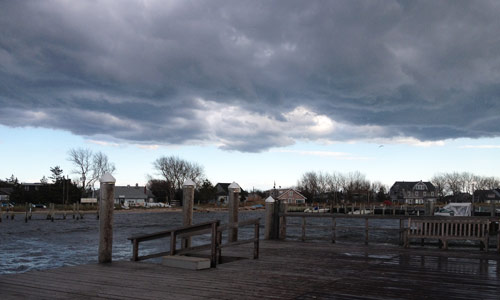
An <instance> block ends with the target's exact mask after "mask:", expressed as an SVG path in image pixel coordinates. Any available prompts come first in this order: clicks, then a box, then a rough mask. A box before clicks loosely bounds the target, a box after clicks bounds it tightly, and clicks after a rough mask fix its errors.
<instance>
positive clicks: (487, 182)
mask: <svg viewBox="0 0 500 300" xmlns="http://www.w3.org/2000/svg"><path fill="white" fill-rule="evenodd" d="M431 182H432V184H434V186H435V187H436V189H437V191H438V194H439V195H440V196H442V197H444V196H450V195H454V196H456V195H459V194H461V193H467V194H472V193H473V192H474V191H476V190H491V189H496V188H499V187H500V179H499V178H497V177H494V176H479V175H475V174H473V173H470V172H461V173H459V172H451V173H438V174H436V175H434V176H433V177H432V179H431Z"/></svg>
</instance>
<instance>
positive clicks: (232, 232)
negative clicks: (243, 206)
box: [227, 182, 241, 243]
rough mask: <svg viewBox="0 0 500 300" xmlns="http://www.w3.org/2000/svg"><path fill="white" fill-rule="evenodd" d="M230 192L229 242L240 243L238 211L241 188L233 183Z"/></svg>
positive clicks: (229, 188)
mask: <svg viewBox="0 0 500 300" xmlns="http://www.w3.org/2000/svg"><path fill="white" fill-rule="evenodd" d="M228 190H229V220H228V221H229V222H228V224H229V226H230V227H229V229H228V232H227V239H228V242H230V243H231V242H236V241H238V209H239V206H240V205H239V204H240V191H241V188H240V186H239V185H238V184H237V183H236V182H233V183H231V184H230V185H229V186H228Z"/></svg>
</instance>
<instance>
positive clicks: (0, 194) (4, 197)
mask: <svg viewBox="0 0 500 300" xmlns="http://www.w3.org/2000/svg"><path fill="white" fill-rule="evenodd" d="M12 191H13V189H12V188H0V202H9V200H10V194H11V193H12Z"/></svg>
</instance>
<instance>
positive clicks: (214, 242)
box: [210, 221, 220, 268]
mask: <svg viewBox="0 0 500 300" xmlns="http://www.w3.org/2000/svg"><path fill="white" fill-rule="evenodd" d="M219 224H220V223H219V221H217V222H213V223H212V238H211V251H210V267H211V268H215V267H216V266H217V252H218V250H219V249H220V245H219V241H218V231H217V229H219Z"/></svg>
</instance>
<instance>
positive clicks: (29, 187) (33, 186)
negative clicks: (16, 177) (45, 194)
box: [21, 182, 43, 192]
mask: <svg viewBox="0 0 500 300" xmlns="http://www.w3.org/2000/svg"><path fill="white" fill-rule="evenodd" d="M21 186H22V188H23V190H25V191H26V192H33V191H39V190H40V188H41V187H42V186H43V183H40V182H35V183H25V182H23V183H21Z"/></svg>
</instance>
